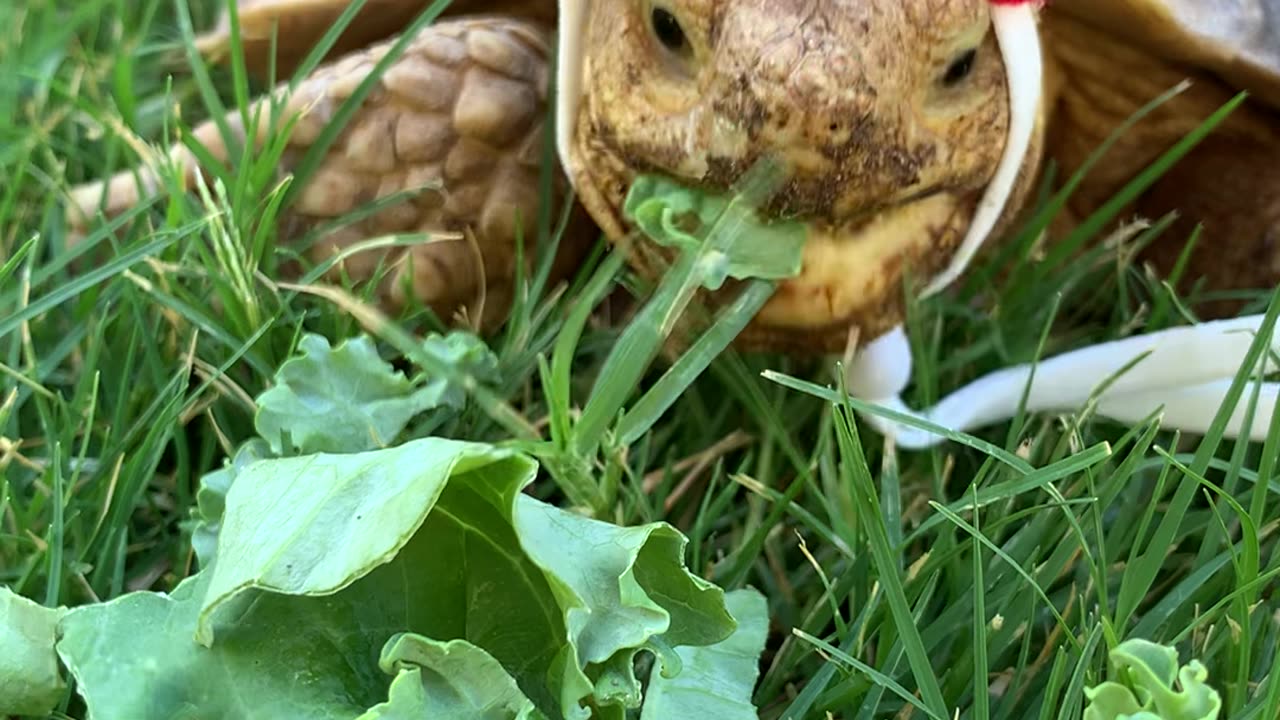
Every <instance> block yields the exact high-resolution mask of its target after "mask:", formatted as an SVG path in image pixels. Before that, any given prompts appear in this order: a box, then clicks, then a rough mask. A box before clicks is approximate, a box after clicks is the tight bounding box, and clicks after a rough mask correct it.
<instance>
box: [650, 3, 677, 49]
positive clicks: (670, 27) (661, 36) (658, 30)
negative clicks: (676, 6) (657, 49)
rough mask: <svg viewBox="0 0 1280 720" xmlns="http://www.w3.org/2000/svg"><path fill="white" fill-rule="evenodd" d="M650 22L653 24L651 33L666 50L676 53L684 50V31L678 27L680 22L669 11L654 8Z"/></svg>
mask: <svg viewBox="0 0 1280 720" xmlns="http://www.w3.org/2000/svg"><path fill="white" fill-rule="evenodd" d="M650 22H652V23H653V33H654V34H655V35H657V36H658V41H659V42H661V43H662V44H663V45H665V46H666V48H667V49H668V50H671V51H673V52H678V51H680V50H682V49H684V46H685V36H684V29H683V28H681V27H680V21H679V20H677V19H676V16H675V15H672V14H671V11H669V10H665V9H663V8H660V7H656V8H654V9H653V15H652V17H651V18H650Z"/></svg>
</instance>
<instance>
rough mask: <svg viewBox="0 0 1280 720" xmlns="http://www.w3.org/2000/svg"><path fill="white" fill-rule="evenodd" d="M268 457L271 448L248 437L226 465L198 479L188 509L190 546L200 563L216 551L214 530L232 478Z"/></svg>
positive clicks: (218, 526) (210, 559)
mask: <svg viewBox="0 0 1280 720" xmlns="http://www.w3.org/2000/svg"><path fill="white" fill-rule="evenodd" d="M269 457H271V449H270V448H269V447H268V446H267V443H266V441H264V440H262V439H261V438H251V439H250V440H249V441H248V442H246V443H245V444H244V445H241V446H240V449H239V450H237V451H236V454H235V457H233V458H232V459H231V462H229V463H227V465H226V467H223V468H222V469H220V470H215V471H214V472H211V473H208V474H206V475H205V476H204V477H202V478H200V489H199V490H197V491H196V506H195V507H194V508H192V509H191V518H192V521H193V522H192V530H191V547H192V549H193V550H195V552H196V558H197V559H199V561H200V565H201V566H202V567H203V566H207V565H209V563H211V562H213V558H214V555H215V554H216V551H217V545H218V533H220V532H221V530H222V513H223V511H224V510H225V508H226V500H227V492H228V491H229V490H231V484H232V483H233V482H235V479H236V477H237V476H238V475H239V474H240V473H242V472H244V469H245V468H246V467H248V466H249V464H250V463H253V462H256V461H258V460H262V459H265V458H269Z"/></svg>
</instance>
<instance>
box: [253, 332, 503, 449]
mask: <svg viewBox="0 0 1280 720" xmlns="http://www.w3.org/2000/svg"><path fill="white" fill-rule="evenodd" d="M426 343H427V344H428V345H430V346H431V349H432V350H433V351H435V352H437V353H439V354H440V355H442V356H443V357H445V358H449V359H451V360H452V361H453V362H454V363H455V364H456V365H457V366H459V367H466V368H467V369H468V370H469V371H471V372H472V373H473V374H475V375H477V376H480V377H492V376H493V375H494V374H495V373H496V371H497V360H496V358H494V357H493V356H492V353H491V352H490V351H489V350H488V348H487V347H486V346H484V344H483V343H482V342H481V341H480V340H479V339H478V338H476V337H475V336H473V335H471V334H469V333H463V332H455V333H451V334H450V335H448V336H447V337H444V338H441V337H439V336H432V337H430V338H428V339H427V341H426ZM299 348H300V349H301V350H302V353H303V354H302V355H301V356H300V357H295V358H291V359H290V360H288V361H287V362H285V363H284V364H283V365H282V366H281V367H280V369H279V371H278V372H277V373H276V386H275V387H273V388H271V389H270V390H267V391H266V392H264V393H263V394H262V395H261V396H260V397H259V398H258V408H259V409H258V415H257V418H256V427H257V430H258V434H259V435H261V436H262V437H263V438H265V439H266V440H267V442H269V443H270V445H271V450H272V451H273V452H274V453H275V454H277V455H282V454H286V453H287V452H289V451H290V450H291V449H292V448H289V447H288V446H287V444H286V443H291V444H292V445H293V446H294V447H295V448H296V449H297V451H298V452H299V453H300V454H308V453H316V452H356V451H360V450H372V449H374V448H379V447H386V446H388V445H390V444H392V443H393V442H394V441H395V440H396V438H397V437H398V436H399V434H400V433H401V431H403V430H404V428H405V426H406V425H407V424H408V423H409V421H411V420H412V419H413V418H414V417H416V416H417V415H419V414H421V413H424V412H426V411H428V410H432V409H435V408H441V407H449V408H458V407H460V406H461V405H462V403H463V401H464V399H465V394H464V392H463V389H462V388H459V387H456V386H454V385H453V384H451V383H449V382H448V381H446V380H444V379H443V378H430V379H428V378H422V379H418V380H416V381H415V380H410V379H408V378H406V377H405V376H404V374H403V373H401V372H398V371H396V370H395V368H393V367H392V366H391V364H390V363H388V362H386V361H385V360H383V359H382V358H380V357H379V356H378V353H377V350H376V349H375V348H374V346H373V342H372V340H370V339H369V338H368V336H365V335H361V336H358V337H355V338H352V339H350V340H348V341H346V342H344V343H342V344H341V345H339V346H338V347H336V348H333V347H330V345H329V341H328V340H327V339H325V338H324V337H323V336H320V335H305V336H303V338H302V340H301V341H300V342H299Z"/></svg>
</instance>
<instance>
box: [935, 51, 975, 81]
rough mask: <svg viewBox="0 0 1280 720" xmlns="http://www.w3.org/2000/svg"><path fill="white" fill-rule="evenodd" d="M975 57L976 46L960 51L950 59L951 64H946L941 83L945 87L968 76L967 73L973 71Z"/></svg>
mask: <svg viewBox="0 0 1280 720" xmlns="http://www.w3.org/2000/svg"><path fill="white" fill-rule="evenodd" d="M977 59H978V49H977V48H974V49H972V50H966V51H964V52H963V53H961V54H960V55H959V57H957V58H956V59H954V60H952V61H951V64H950V65H948V66H947V72H946V73H944V74H943V76H942V84H943V85H946V86H947V87H953V86H955V85H958V84H960V82H961V81H963V80H964V79H965V78H967V77H969V73H971V72H973V64H974V61H975V60H977Z"/></svg>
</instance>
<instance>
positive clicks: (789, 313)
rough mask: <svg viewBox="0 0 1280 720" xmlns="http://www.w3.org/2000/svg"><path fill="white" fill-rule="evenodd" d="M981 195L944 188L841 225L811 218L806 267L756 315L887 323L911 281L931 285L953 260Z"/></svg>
mask: <svg viewBox="0 0 1280 720" xmlns="http://www.w3.org/2000/svg"><path fill="white" fill-rule="evenodd" d="M981 195H982V190H981V189H976V190H963V189H955V188H946V187H938V188H933V189H929V190H924V191H921V192H918V193H913V194H912V195H910V196H908V197H905V198H903V199H902V200H900V201H898V202H895V203H893V204H891V205H887V206H885V207H883V208H881V209H879V210H875V211H870V212H867V213H859V215H858V216H857V217H856V218H851V219H850V220H848V221H845V222H842V223H839V224H827V223H820V222H810V223H809V236H808V239H807V241H806V243H805V248H804V263H803V266H802V269H801V271H800V274H799V275H798V276H796V277H794V278H789V279H787V280H784V281H782V282H781V283H779V284H778V289H777V291H776V293H775V294H774V296H773V298H771V299H770V301H769V303H768V304H766V306H765V307H764V308H763V309H762V310H761V311H760V313H759V314H758V315H757V317H756V321H757V322H758V323H760V324H762V325H767V326H776V327H779V328H781V327H786V328H792V329H795V330H798V331H803V332H807V333H818V332H826V333H829V332H834V331H839V332H840V333H841V334H843V333H845V332H846V331H847V330H848V328H849V327H850V326H857V327H859V328H860V329H861V330H862V331H864V332H873V333H874V332H876V331H877V330H883V329H888V327H891V326H892V325H893V324H895V323H896V322H897V320H898V318H899V317H900V313H899V312H895V311H894V310H895V309H898V310H900V309H901V307H902V306H903V305H904V304H905V294H904V292H903V290H904V283H905V282H908V281H909V282H910V283H911V284H912V285H913V286H920V285H924V284H925V283H927V282H928V280H929V279H930V278H932V277H933V276H935V275H937V274H938V273H939V272H940V271H941V270H942V269H943V268H945V267H946V266H947V264H948V263H949V262H950V260H951V257H952V255H953V254H954V252H955V250H956V248H957V247H958V246H959V245H960V242H961V240H962V239H963V236H964V233H965V230H966V229H967V228H968V226H969V222H970V221H971V219H972V218H973V215H974V213H975V212H976V209H977V206H978V203H979V201H980V198H981ZM877 334H878V333H877Z"/></svg>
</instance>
